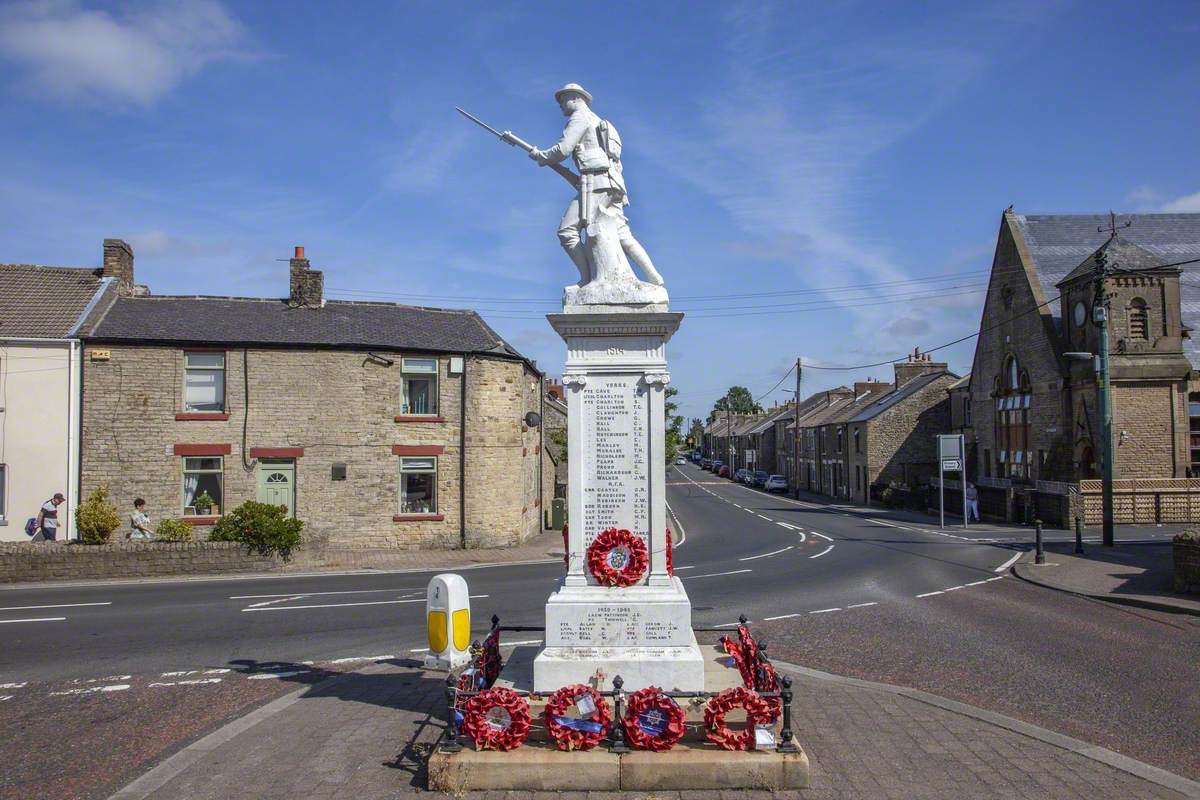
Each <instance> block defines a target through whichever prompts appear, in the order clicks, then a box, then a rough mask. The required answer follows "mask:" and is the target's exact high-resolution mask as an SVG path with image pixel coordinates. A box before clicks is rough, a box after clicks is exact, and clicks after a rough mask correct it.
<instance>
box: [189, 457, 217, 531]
mask: <svg viewBox="0 0 1200 800" xmlns="http://www.w3.org/2000/svg"><path fill="white" fill-rule="evenodd" d="M180 458H182V459H183V464H182V471H181V474H180V478H179V509H180V513H181V514H182V515H183V517H184V518H188V517H193V516H195V517H199V516H209V515H201V514H200V513H198V512H197V513H195V514H188V513H186V511H185V509H188V508H192V509H193V510H194V509H195V507H194V506H189V505H188V504H187V488H186V486H185V485H184V484H185V483H186V481H187V476H188V475H189V474H194V475H216V476H218V479H219V480H220V483H221V496H220V497H214V498H213V499H214V500H216V501H217V503H218V504H219V506H220V508H219V509H218V511H220V512H221V514H224V513H225V457H224V456H180ZM202 458H215V459H216V460H217V463H218V464H219V465H220V466H219V468H218V469H188V461H189V460H190V459H196V460H199V459H202ZM193 499H195V498H193ZM216 516H219V515H216Z"/></svg>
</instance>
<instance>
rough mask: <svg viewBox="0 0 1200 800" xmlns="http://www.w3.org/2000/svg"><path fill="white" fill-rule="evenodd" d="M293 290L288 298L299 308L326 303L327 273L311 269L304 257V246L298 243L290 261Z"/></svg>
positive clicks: (319, 305)
mask: <svg viewBox="0 0 1200 800" xmlns="http://www.w3.org/2000/svg"><path fill="white" fill-rule="evenodd" d="M290 266H291V282H290V285H291V292H290V294H289V295H288V300H289V301H290V302H291V304H292V305H293V306H296V307H299V308H320V307H321V306H322V305H324V303H325V297H324V295H325V275H324V274H323V273H322V272H321V271H320V270H315V269H310V268H309V263H308V259H307V258H305V257H304V248H303V247H302V246H300V245H296V252H295V254H294V255H293V256H292V259H291V261H290Z"/></svg>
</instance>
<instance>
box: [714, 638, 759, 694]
mask: <svg viewBox="0 0 1200 800" xmlns="http://www.w3.org/2000/svg"><path fill="white" fill-rule="evenodd" d="M721 646H722V647H724V648H725V652H726V653H728V654H729V657H730V658H732V659H733V665H734V666H735V667H737V671H738V674H739V675H741V676H742V685H743V686H745V687H746V688H747V689H753V688H754V684H755V680H754V662H753V661H749V660H748V659H747V656H746V648H744V647H743V646H742V645H740V644H738V643H737V642H735V641H733V639H731V638H729V637H728V636H722V637H721ZM754 657H755V659H757V657H758V649H757V648H755V651H754Z"/></svg>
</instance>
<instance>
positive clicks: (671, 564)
mask: <svg viewBox="0 0 1200 800" xmlns="http://www.w3.org/2000/svg"><path fill="white" fill-rule="evenodd" d="M674 549H675V547H674V545H672V544H671V529H670V528H667V574H668V575H674V574H675V555H674V554H673V552H672V551H673V550H674Z"/></svg>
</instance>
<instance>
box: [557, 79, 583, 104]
mask: <svg viewBox="0 0 1200 800" xmlns="http://www.w3.org/2000/svg"><path fill="white" fill-rule="evenodd" d="M570 92H574V93H575V94H577V95H579V96H580V97H582V98H583V99H584V100H586V101H587V104H588V105H589V106H590V105H591V104H592V93H591V92H589V91H588V90H587V89H585V88H583V87H582V86H580V85H579V84H578V83H568V84H567V85H566V86H564V87H562V88H561V89H559V90H558V91H557V92H555V93H554V99H555V100H557V101H559V102H560V103H561V102H562V96H563V95H564V94H568V93H570Z"/></svg>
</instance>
